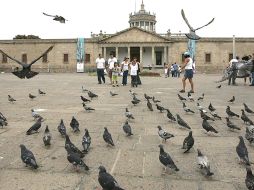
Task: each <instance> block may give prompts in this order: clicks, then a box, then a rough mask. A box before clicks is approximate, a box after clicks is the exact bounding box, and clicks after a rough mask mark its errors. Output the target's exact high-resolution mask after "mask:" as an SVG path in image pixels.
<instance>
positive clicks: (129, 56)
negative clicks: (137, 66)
mask: <svg viewBox="0 0 254 190" xmlns="http://www.w3.org/2000/svg"><path fill="white" fill-rule="evenodd" d="M127 48H128V50H127V52H128V58H129V61H131V48H130V47H129V46H128V47H127Z"/></svg>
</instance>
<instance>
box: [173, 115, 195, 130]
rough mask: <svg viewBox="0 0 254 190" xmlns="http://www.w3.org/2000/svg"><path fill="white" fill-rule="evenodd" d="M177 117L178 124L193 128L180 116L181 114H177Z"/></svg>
mask: <svg viewBox="0 0 254 190" xmlns="http://www.w3.org/2000/svg"><path fill="white" fill-rule="evenodd" d="M176 118H177V123H178V125H180V126H181V127H184V128H187V129H191V128H190V126H189V125H188V124H187V123H186V122H185V121H184V120H183V119H182V118H181V117H180V115H178V114H176Z"/></svg>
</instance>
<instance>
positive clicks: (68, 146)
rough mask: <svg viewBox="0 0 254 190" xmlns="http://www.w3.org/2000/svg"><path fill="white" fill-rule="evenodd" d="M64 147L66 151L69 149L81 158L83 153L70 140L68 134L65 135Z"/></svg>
mask: <svg viewBox="0 0 254 190" xmlns="http://www.w3.org/2000/svg"><path fill="white" fill-rule="evenodd" d="M65 149H66V150H67V151H68V149H70V150H71V151H72V152H74V153H76V154H77V155H79V157H80V158H83V157H84V156H85V154H84V153H83V152H81V151H80V150H79V149H78V148H77V147H76V146H75V145H74V144H73V143H72V142H71V140H70V137H69V136H68V135H65Z"/></svg>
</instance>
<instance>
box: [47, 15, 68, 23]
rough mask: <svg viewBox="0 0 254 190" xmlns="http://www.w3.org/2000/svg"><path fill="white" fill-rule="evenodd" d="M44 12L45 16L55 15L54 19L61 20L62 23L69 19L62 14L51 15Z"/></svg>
mask: <svg viewBox="0 0 254 190" xmlns="http://www.w3.org/2000/svg"><path fill="white" fill-rule="evenodd" d="M42 14H44V15H45V16H50V17H54V18H53V20H55V21H59V22H60V23H65V22H66V21H68V20H66V19H65V18H64V17H62V16H58V15H49V14H47V13H42Z"/></svg>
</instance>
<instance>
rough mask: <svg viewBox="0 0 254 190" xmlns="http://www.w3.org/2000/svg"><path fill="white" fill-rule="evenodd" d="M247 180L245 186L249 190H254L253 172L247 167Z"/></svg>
mask: <svg viewBox="0 0 254 190" xmlns="http://www.w3.org/2000/svg"><path fill="white" fill-rule="evenodd" d="M246 171H247V174H246V178H245V185H246V187H247V188H248V189H249V190H253V189H254V176H253V174H252V171H251V167H249V166H246Z"/></svg>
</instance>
